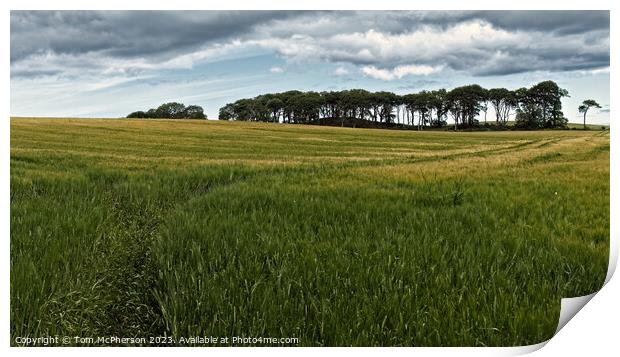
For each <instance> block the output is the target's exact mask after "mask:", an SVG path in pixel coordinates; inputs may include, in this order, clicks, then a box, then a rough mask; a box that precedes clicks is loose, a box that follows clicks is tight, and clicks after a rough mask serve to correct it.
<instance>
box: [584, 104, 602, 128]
mask: <svg viewBox="0 0 620 357" xmlns="http://www.w3.org/2000/svg"><path fill="white" fill-rule="evenodd" d="M590 108H601V105H600V104H598V103H597V102H596V101H595V100H594V99H586V100H584V101H583V103H582V104H581V105H580V106H579V113H583V129H584V130H585V129H586V114H587V113H588V110H589V109H590Z"/></svg>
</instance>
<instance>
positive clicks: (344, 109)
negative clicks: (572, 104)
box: [219, 81, 568, 130]
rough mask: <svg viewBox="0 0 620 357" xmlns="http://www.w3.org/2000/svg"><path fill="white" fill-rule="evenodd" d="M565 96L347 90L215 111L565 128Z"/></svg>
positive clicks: (265, 98)
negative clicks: (489, 114)
mask: <svg viewBox="0 0 620 357" xmlns="http://www.w3.org/2000/svg"><path fill="white" fill-rule="evenodd" d="M566 96H568V91H567V90H565V89H562V88H560V87H559V86H558V85H557V83H555V82H554V81H544V82H540V83H538V84H535V85H533V86H532V87H530V88H519V89H516V90H509V89H506V88H492V89H485V88H482V87H481V86H479V85H477V84H472V85H466V86H461V87H457V88H454V89H452V90H450V91H447V90H446V89H439V90H431V91H426V90H424V91H421V92H418V93H410V94H404V95H397V94H394V93H391V92H385V91H382V92H369V91H366V90H364V89H350V90H343V91H330V92H327V91H325V92H312V91H310V92H302V91H297V90H292V91H287V92H283V93H268V94H263V95H259V96H257V97H255V98H246V99H240V100H237V101H236V102H234V103H229V104H226V105H225V106H224V107H222V108H220V110H219V119H220V120H244V121H263V122H275V123H278V122H279V123H301V124H309V123H320V122H322V121H323V122H324V121H325V119H328V120H332V121H337V122H338V121H339V122H341V123H344V120H345V119H355V120H367V121H372V122H376V123H383V124H397V125H403V126H410V127H416V128H417V129H418V130H422V129H423V128H426V127H443V126H446V125H448V119H452V121H453V123H454V129H455V130H456V129H457V128H467V127H475V126H478V125H480V120H481V118H482V113H483V115H484V121H485V122H486V120H487V111H488V109H489V108H493V109H494V112H495V118H494V120H495V123H496V125H497V126H500V127H505V126H506V125H507V123H508V121H509V118H510V117H511V116H514V118H515V126H516V127H521V128H531V129H535V128H558V127H564V126H566V124H567V123H568V120H567V119H566V118H565V117H564V114H563V113H562V103H561V99H562V97H566ZM491 120H492V119H491Z"/></svg>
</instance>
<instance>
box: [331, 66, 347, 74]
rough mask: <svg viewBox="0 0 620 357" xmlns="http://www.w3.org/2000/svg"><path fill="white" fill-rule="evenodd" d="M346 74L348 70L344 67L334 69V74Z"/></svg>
mask: <svg viewBox="0 0 620 357" xmlns="http://www.w3.org/2000/svg"><path fill="white" fill-rule="evenodd" d="M347 74H349V70H348V69H346V68H344V67H338V68H336V70H334V75H335V76H346V75H347Z"/></svg>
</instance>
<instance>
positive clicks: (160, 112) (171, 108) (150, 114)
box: [127, 102, 207, 119]
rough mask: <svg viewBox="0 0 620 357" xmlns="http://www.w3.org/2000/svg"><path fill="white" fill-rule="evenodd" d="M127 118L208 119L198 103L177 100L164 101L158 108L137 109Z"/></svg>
mask: <svg viewBox="0 0 620 357" xmlns="http://www.w3.org/2000/svg"><path fill="white" fill-rule="evenodd" d="M127 118H164V119H207V116H206V115H205V113H204V110H203V109H202V107H201V106H198V105H189V106H187V107H186V106H185V105H184V104H181V103H177V102H170V103H164V104H162V105H160V106H159V107H157V109H152V108H151V109H149V110H147V111H146V112H143V111H136V112H133V113H130V114H129V115H127Z"/></svg>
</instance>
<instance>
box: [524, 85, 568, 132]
mask: <svg viewBox="0 0 620 357" xmlns="http://www.w3.org/2000/svg"><path fill="white" fill-rule="evenodd" d="M516 93H517V98H518V103H519V104H518V108H517V118H516V119H517V126H519V127H528V128H558V127H564V126H566V123H567V122H568V120H567V119H566V118H565V117H564V114H563V113H562V100H561V99H562V97H567V96H568V91H567V90H566V89H562V88H560V87H559V86H558V85H557V84H556V83H555V82H554V81H544V82H540V83H538V84H536V85H534V86H532V87H531V88H529V89H525V88H522V89H518V90H517V91H516Z"/></svg>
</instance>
